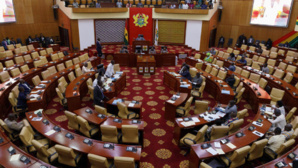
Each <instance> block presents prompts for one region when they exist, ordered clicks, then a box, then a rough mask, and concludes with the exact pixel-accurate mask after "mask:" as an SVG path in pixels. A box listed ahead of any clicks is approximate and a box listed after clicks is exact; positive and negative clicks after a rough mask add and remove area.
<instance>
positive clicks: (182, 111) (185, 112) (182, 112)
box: [176, 97, 193, 116]
mask: <svg viewBox="0 0 298 168" xmlns="http://www.w3.org/2000/svg"><path fill="white" fill-rule="evenodd" d="M192 100H193V97H189V98H188V100H187V101H186V103H185V105H184V106H179V107H177V109H176V114H177V115H178V116H189V111H190V106H191V103H192Z"/></svg>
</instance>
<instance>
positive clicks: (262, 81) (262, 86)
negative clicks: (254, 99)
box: [258, 78, 268, 89]
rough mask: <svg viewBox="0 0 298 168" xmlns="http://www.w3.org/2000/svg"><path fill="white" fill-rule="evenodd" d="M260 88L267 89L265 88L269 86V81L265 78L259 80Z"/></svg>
mask: <svg viewBox="0 0 298 168" xmlns="http://www.w3.org/2000/svg"><path fill="white" fill-rule="evenodd" d="M258 84H259V86H260V87H261V88H262V89H265V87H266V86H267V84H268V81H267V80H266V79H264V78H261V79H260V80H259V83H258Z"/></svg>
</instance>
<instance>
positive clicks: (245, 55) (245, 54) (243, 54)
mask: <svg viewBox="0 0 298 168" xmlns="http://www.w3.org/2000/svg"><path fill="white" fill-rule="evenodd" d="M239 55H240V54H239ZM240 56H242V57H245V58H246V57H247V53H246V52H245V51H244V53H242V54H241V55H240Z"/></svg>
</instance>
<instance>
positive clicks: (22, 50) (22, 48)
mask: <svg viewBox="0 0 298 168" xmlns="http://www.w3.org/2000/svg"><path fill="white" fill-rule="evenodd" d="M20 49H21V52H27V51H28V49H27V47H26V46H22V47H20Z"/></svg>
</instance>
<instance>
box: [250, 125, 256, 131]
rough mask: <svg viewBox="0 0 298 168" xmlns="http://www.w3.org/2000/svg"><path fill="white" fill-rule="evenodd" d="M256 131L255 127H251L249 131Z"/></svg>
mask: <svg viewBox="0 0 298 168" xmlns="http://www.w3.org/2000/svg"><path fill="white" fill-rule="evenodd" d="M255 129H256V127H254V126H250V127H248V130H249V131H253V130H255Z"/></svg>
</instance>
